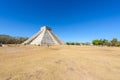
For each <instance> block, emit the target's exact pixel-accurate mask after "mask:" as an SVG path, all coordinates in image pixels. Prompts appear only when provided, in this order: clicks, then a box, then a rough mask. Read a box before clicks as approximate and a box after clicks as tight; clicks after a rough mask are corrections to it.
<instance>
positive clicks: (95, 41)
mask: <svg viewBox="0 0 120 80" xmlns="http://www.w3.org/2000/svg"><path fill="white" fill-rule="evenodd" d="M92 44H93V45H100V40H97V39H96V40H93V41H92Z"/></svg>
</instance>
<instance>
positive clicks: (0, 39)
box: [0, 35, 28, 44]
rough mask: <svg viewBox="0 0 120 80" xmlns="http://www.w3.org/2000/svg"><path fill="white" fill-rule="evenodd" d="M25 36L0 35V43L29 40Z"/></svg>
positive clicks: (18, 42)
mask: <svg viewBox="0 0 120 80" xmlns="http://www.w3.org/2000/svg"><path fill="white" fill-rule="evenodd" d="M27 39H28V38H25V37H12V36H9V35H0V44H20V43H22V42H24V41H25V40H27Z"/></svg>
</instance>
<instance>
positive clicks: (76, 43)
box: [66, 42, 80, 45]
mask: <svg viewBox="0 0 120 80" xmlns="http://www.w3.org/2000/svg"><path fill="white" fill-rule="evenodd" d="M66 44H67V45H80V43H79V42H66Z"/></svg>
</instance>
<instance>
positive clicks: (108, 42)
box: [92, 38, 120, 47]
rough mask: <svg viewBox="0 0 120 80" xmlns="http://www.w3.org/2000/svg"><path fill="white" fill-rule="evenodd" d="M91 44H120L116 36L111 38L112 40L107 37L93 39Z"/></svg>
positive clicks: (117, 45)
mask: <svg viewBox="0 0 120 80" xmlns="http://www.w3.org/2000/svg"><path fill="white" fill-rule="evenodd" d="M92 44H93V45H99V46H116V47H119V46H120V41H118V39H117V38H113V39H112V40H107V39H95V40H93V41H92Z"/></svg>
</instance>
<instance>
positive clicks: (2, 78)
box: [0, 45, 120, 80]
mask: <svg viewBox="0 0 120 80" xmlns="http://www.w3.org/2000/svg"><path fill="white" fill-rule="evenodd" d="M0 80H120V48H118V47H95V46H50V47H49V48H48V47H47V46H42V47H41V46H28V45H27V46H22V45H21V46H10V47H8V46H5V47H0Z"/></svg>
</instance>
